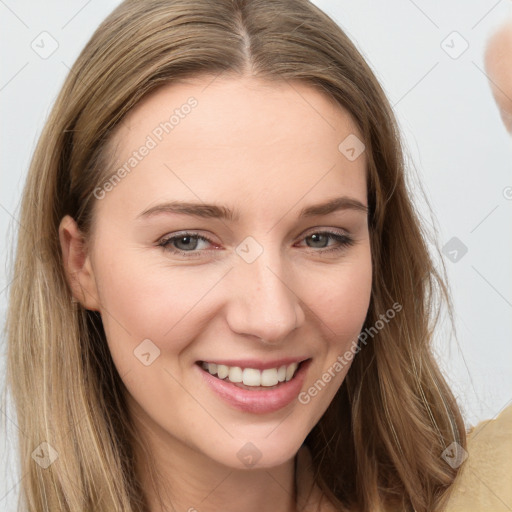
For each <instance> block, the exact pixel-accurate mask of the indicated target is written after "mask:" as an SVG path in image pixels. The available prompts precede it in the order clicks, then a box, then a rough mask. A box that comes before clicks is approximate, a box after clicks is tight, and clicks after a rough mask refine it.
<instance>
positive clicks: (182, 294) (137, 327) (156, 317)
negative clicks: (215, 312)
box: [97, 256, 223, 371]
mask: <svg viewBox="0 0 512 512" xmlns="http://www.w3.org/2000/svg"><path fill="white" fill-rule="evenodd" d="M145 261H146V263H145V264H144V262H145ZM222 273H223V272H222V269H218V271H214V272H212V271H210V272H205V271H202V270H201V269H200V268H199V267H195V268H193V267H190V268H188V269H185V268H174V269H172V268H170V266H167V267H166V266H162V265H161V264H159V265H158V266H155V265H151V266H150V265H148V264H147V259H146V260H145V259H144V258H143V257H140V256H138V257H137V258H132V259H130V258H127V259H125V260H124V261H117V262H116V264H115V265H104V266H103V268H102V269H100V271H99V272H97V275H98V283H99V295H100V301H101V304H102V319H103V325H104V328H105V333H106V336H107V340H108V341H109V346H110V350H111V352H112V356H113V358H114V360H115V361H116V365H118V368H119V369H120V371H121V370H122V369H127V368H128V367H129V366H130V365H131V364H133V362H134V358H133V355H134V350H135V349H136V348H137V347H138V346H139V345H140V343H141V342H143V340H146V339H149V340H152V341H153V343H155V345H156V346H157V347H158V348H159V349H160V350H161V352H162V353H164V352H165V353H169V352H171V353H173V354H176V353H179V352H180V351H181V350H182V349H184V348H185V347H186V346H187V344H188V343H189V342H190V339H193V337H194V336H197V334H198V331H199V330H200V326H201V322H198V321H197V318H196V316H197V314H198V312H199V311H202V308H201V306H203V308H204V304H201V301H202V299H203V298H204V297H205V296H206V295H207V294H208V292H209V291H211V290H212V288H214V286H215V284H216V283H218V281H219V276H222ZM205 302H206V301H205ZM203 314H204V311H203ZM171 342H172V343H171Z"/></svg>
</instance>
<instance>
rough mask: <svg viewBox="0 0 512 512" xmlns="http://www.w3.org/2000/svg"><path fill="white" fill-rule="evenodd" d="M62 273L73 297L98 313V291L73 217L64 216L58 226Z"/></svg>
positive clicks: (83, 241)
mask: <svg viewBox="0 0 512 512" xmlns="http://www.w3.org/2000/svg"><path fill="white" fill-rule="evenodd" d="M59 240H60V246H61V250H62V261H63V262H64V272H65V274H66V279H67V281H68V283H69V286H70V288H71V291H72V293H73V297H74V298H75V299H77V300H78V301H79V302H80V303H81V304H82V306H83V307H84V308H85V309H90V310H93V311H100V301H99V296H98V289H97V286H96V281H95V279H94V271H93V268H92V265H91V258H90V255H89V254H88V253H87V249H86V244H85V239H84V237H83V235H82V233H81V231H80V230H79V229H78V226H77V224H76V222H75V220H74V219H73V217H71V216H69V215H66V216H65V217H63V218H62V220H61V222H60V225H59Z"/></svg>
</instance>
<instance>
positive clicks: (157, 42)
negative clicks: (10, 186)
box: [8, 0, 467, 512]
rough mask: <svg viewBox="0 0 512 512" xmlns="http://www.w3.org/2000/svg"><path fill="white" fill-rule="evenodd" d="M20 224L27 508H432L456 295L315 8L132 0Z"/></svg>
mask: <svg viewBox="0 0 512 512" xmlns="http://www.w3.org/2000/svg"><path fill="white" fill-rule="evenodd" d="M20 223H21V225H23V226H25V227H29V226H30V229H27V230H21V231H20V233H19V241H18V249H17V250H18V252H17V260H16V265H15V277H16V279H14V281H13V284H12V288H11V297H10V309H9V315H8V332H9V347H8V365H9V366H8V373H9V375H8V378H9V383H10V387H11V389H12V393H13V397H14V400H15V403H16V407H17V413H18V425H19V426H20V429H21V431H23V432H25V434H27V436H26V437H25V436H23V437H21V439H20V448H21V464H22V468H21V469H22V473H23V474H26V476H25V478H24V479H23V482H22V486H23V491H22V497H23V499H24V507H25V510H30V511H38V512H39V511H47V510H51V511H54V510H69V511H85V510H101V511H116V512H117V511H135V510H140V511H151V512H155V511H163V510H180V511H181V510H188V511H193V510H200V511H213V510H242V509H243V510H245V511H252V510H258V511H260V510H273V511H281V510H283V511H284V510H286V511H291V510H308V511H312V510H317V509H318V510H347V511H348V510H368V511H369V510H372V511H377V510H416V511H418V512H419V511H431V510H438V509H439V510H441V509H443V507H444V508H445V509H447V510H449V506H450V502H449V501H447V500H448V499H449V498H450V491H451V489H452V488H453V485H452V484H453V483H454V482H456V481H457V480H456V476H457V474H458V472H459V470H460V468H461V467H464V465H463V463H464V459H465V457H466V455H467V453H466V448H467V444H466V433H465V428H464V424H463V421H462V417H461V414H460V411H459V409H458V407H457V404H456V402H455V400H454V398H453V395H452V394H451V392H450V390H449V388H448V387H447V385H446V383H445V381H444V379H443V377H442V375H441V373H440V371H439V369H438V367H437V364H436V362H435V360H434V359H433V357H432V354H431V338H432V330H433V328H434V326H435V322H436V318H437V307H438V306H439V304H438V302H437V299H439V298H444V299H446V301H447V305H448V306H449V300H448V294H447V291H446V287H445V285H444V284H443V281H442V279H441V277H440V276H439V275H438V273H437V271H436V270H435V268H434V266H433V264H432V261H431V259H430V256H429V253H428V251H427V246H426V243H425V240H424V238H423V234H422V228H421V226H420V223H419V219H418V217H417V215H416V213H415V210H414V207H413V205H412V204H411V201H410V198H409V194H408V191H407V187H406V182H405V176H404V164H403V159H402V153H401V147H400V139H399V134H398V130H397V126H396V122H395V120H394V117H393V114H392V111H391V109H390V106H389V103H388V102H387V100H386V98H385V96H384V94H383V92H382V89H381V88H380V86H379V84H378V82H377V80H376V79H375V77H374V75H373V74H372V72H371V70H370V69H369V67H368V66H367V64H366V63H365V61H364V59H363V58H362V57H361V55H360V54H359V53H358V52H357V50H356V49H355V47H354V46H353V44H352V43H351V42H350V41H349V40H348V38H347V37H346V36H345V34H344V33H343V32H342V31H341V29H340V28H339V27H338V26H337V25H336V24H335V23H334V22H333V21H332V20H330V19H329V18H328V17H327V16H326V15H325V14H324V13H322V12H321V11H320V10H319V9H318V8H316V7H314V6H313V5H312V4H310V3H309V2H307V1H306V0H300V1H290V0H278V1H275V2H264V1H243V0H222V1H218V2H209V1H207V0H201V1H195V2H190V1H187V0H181V1H179V0H177V1H162V0H145V1H134V0H132V1H126V2H123V3H122V4H121V5H120V6H119V7H118V8H117V9H115V10H114V12H113V13H112V14H111V15H110V16H109V17H108V18H107V19H106V20H105V21H104V22H103V23H102V25H101V26H100V27H99V28H98V30H97V31H96V33H95V34H94V35H93V37H92V38H91V40H90V41H89V43H88V44H87V45H86V47H85V49H84V50H83V52H82V54H81V55H80V57H79V58H78V60H77V62H76V63H75V65H74V66H73V69H72V72H71V73H70V75H69V77H68V79H67V81H66V83H65V84H64V87H63V89H62V91H61V94H60V96H59V98H58V99H57V102H56V104H55V107H54V109H53V111H52V114H51V116H50V118H49V120H48V122H47V125H46V127H45V130H44V132H43V134H42V136H41V139H40V141H39V145H38V147H37V149H36V152H35V155H34V159H33V162H32V165H31V169H30V172H29V176H28V179H27V183H26V187H25V190H24V195H23V203H22V213H21V218H20ZM34 242H36V243H34ZM20 318H22V319H23V321H22V322H20ZM20 376H22V378H20ZM446 507H448V508H446Z"/></svg>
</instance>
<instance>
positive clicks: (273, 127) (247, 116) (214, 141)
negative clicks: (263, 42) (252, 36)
mask: <svg viewBox="0 0 512 512" xmlns="http://www.w3.org/2000/svg"><path fill="white" fill-rule="evenodd" d="M361 139H362V136H361V135H360V132H359V130H358V128H357V125H356V123H355V121H354V120H353V118H352V117H351V115H350V114H349V113H348V111H346V110H345V109H344V108H343V107H341V106H339V105H337V104H336V103H335V102H334V101H333V100H332V99H330V98H329V97H328V96H327V95H325V94H323V93H321V92H319V91H318V90H316V89H314V88H313V87H312V86H310V85H307V84H305V83H301V82H290V81H288V82H285V81H276V82H269V81H262V80H259V79H255V78H247V77H246V78H240V77H236V78H234V77H226V76H221V77H196V78H193V79H187V80H182V81H180V82H177V83H173V84H169V85H165V86H163V87H161V88H159V89H158V90H157V91H155V92H153V93H152V94H150V95H149V96H147V97H146V98H145V99H143V100H142V101H141V102H140V103H139V104H138V105H137V106H136V107H135V108H134V109H133V110H132V111H131V112H130V113H129V114H128V115H127V116H126V117H125V119H124V120H123V122H122V124H121V125H120V127H119V129H118V130H117V131H116V133H115V134H114V137H113V139H112V142H113V146H114V147H115V148H116V152H115V155H116V157H115V164H114V170H116V169H119V168H121V167H122V166H123V167H124V168H125V170H127V171H128V172H125V173H123V174H125V175H127V178H124V179H123V180H122V182H121V183H120V184H119V185H118V186H116V190H115V191H114V192H113V193H112V194H111V195H112V197H114V195H117V196H120V195H121V194H124V196H125V198H129V200H130V202H134V201H135V202H139V203H141V204H142V203H143V202H146V203H148V202H151V201H153V200H157V199H159V198H162V199H169V198H171V199H175V197H174V196H175V195H179V199H184V200H188V199H194V200H197V199H198V198H200V199H201V200H204V201H206V202H208V201H210V200H211V201H216V202H218V200H219V198H220V199H225V200H226V201H227V202H229V200H230V199H232V198H234V197H235V196H238V197H239V198H240V197H241V198H245V199H246V201H247V203H249V202H250V201H251V200H252V199H254V200H256V199H258V201H259V205H260V207H261V205H262V201H263V198H264V197H266V198H267V201H268V203H267V206H268V207H273V208H274V209H275V207H276V206H279V205H280V204H281V205H283V206H284V204H285V203H290V204H291V203H292V202H293V203H297V204H298V202H300V199H301V197H302V196H304V197H305V195H308V196H309V199H311V200H315V199H316V198H318V199H322V200H323V199H325V198H326V197H327V196H328V195H329V193H331V191H332V194H333V195H339V193H343V194H349V195H352V196H353V197H357V198H358V199H359V200H361V202H364V201H365V199H366V156H365V154H364V151H362V149H361V148H364V146H363V144H362V141H361ZM347 141H348V142H347ZM354 144H355V145H354ZM347 145H348V146H354V147H355V149H356V156H357V152H359V151H362V152H361V154H360V155H359V156H357V158H353V156H354V154H353V152H352V154H349V155H348V156H349V157H352V158H347V153H346V151H345V150H346V149H347V148H346V146H347ZM144 148H146V149H144ZM147 148H149V149H147ZM141 153H144V155H141ZM334 189H336V190H334ZM185 196H186V197H185ZM276 201H277V203H276ZM243 204H244V201H242V202H241V204H240V206H242V207H243ZM144 206H147V205H144Z"/></svg>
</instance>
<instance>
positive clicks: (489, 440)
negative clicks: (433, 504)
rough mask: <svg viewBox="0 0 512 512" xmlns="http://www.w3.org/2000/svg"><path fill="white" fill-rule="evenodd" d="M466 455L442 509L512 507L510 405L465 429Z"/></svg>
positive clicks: (496, 511)
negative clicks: (466, 432)
mask: <svg viewBox="0 0 512 512" xmlns="http://www.w3.org/2000/svg"><path fill="white" fill-rule="evenodd" d="M467 444H468V446H467V458H466V460H465V461H464V462H463V464H462V466H461V469H460V472H459V474H458V475H457V478H456V479H455V482H454V484H453V487H452V490H451V493H450V497H449V499H448V501H447V503H446V505H445V508H443V512H486V511H492V512H500V511H508V512H510V511H511V510H512V405H509V406H508V407H507V408H506V409H504V410H503V411H502V412H501V414H500V415H499V416H498V417H497V418H496V419H493V420H486V421H483V422H481V423H479V424H478V425H477V426H476V427H474V428H473V429H471V430H470V432H469V433H468V443H467Z"/></svg>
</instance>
